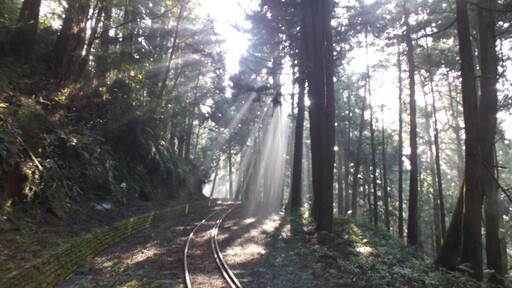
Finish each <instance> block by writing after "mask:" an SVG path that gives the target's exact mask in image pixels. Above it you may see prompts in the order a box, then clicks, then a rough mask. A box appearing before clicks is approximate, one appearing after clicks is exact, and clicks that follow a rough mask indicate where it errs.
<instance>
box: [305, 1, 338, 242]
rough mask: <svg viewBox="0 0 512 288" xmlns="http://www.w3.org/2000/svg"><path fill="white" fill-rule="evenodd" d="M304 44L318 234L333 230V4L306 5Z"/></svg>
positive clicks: (315, 3)
mask: <svg viewBox="0 0 512 288" xmlns="http://www.w3.org/2000/svg"><path fill="white" fill-rule="evenodd" d="M302 5H303V6H302V8H303V9H302V13H303V15H302V17H303V22H302V28H303V30H302V31H303V32H304V33H303V34H302V40H303V47H304V48H303V49H304V51H305V60H306V65H305V66H306V79H307V81H308V95H309V98H310V103H311V104H310V109H309V115H310V133H311V154H312V166H313V167H312V168H313V194H314V198H313V206H314V214H313V217H314V218H315V220H316V224H317V225H316V230H318V231H328V232H330V231H331V230H332V217H333V207H332V206H333V180H334V175H333V173H334V145H335V141H334V121H335V117H334V116H335V115H334V114H335V113H334V112H335V107H334V63H333V62H334V60H333V44H332V27H331V18H332V15H331V14H332V8H331V6H332V5H331V1H313V0H305V1H303V2H302Z"/></svg>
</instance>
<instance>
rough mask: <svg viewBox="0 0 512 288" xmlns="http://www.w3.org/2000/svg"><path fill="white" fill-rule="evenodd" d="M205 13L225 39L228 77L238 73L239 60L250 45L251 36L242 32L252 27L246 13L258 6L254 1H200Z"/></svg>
mask: <svg viewBox="0 0 512 288" xmlns="http://www.w3.org/2000/svg"><path fill="white" fill-rule="evenodd" d="M199 2H200V3H201V5H202V7H203V13H205V14H206V15H208V14H209V15H210V16H211V18H212V19H213V20H214V21H215V30H216V32H217V33H219V34H220V37H221V38H222V39H225V41H226V42H225V43H224V47H225V48H224V49H226V69H227V72H228V75H230V74H233V73H236V72H237V71H238V60H239V59H240V56H241V55H242V54H243V53H244V52H245V50H246V48H247V46H248V45H249V35H248V34H247V33H244V32H243V31H242V30H243V29H247V28H250V27H251V24H250V23H249V22H248V21H246V20H245V11H248V10H250V9H251V8H252V7H255V6H256V5H257V2H256V1H253V0H221V1H213V0H199Z"/></svg>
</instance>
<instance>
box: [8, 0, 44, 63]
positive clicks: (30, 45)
mask: <svg viewBox="0 0 512 288" xmlns="http://www.w3.org/2000/svg"><path fill="white" fill-rule="evenodd" d="M40 8H41V0H24V1H23V4H21V10H20V14H19V17H18V21H17V23H16V31H15V33H14V36H13V39H12V43H11V51H12V52H13V54H14V55H15V56H17V57H31V56H32V53H33V52H34V45H35V43H36V36H37V29H38V27H39V10H40Z"/></svg>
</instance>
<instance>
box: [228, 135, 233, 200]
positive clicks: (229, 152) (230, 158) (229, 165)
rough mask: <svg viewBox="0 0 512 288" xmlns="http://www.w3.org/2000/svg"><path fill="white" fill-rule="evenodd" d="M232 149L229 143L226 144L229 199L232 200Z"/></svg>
mask: <svg viewBox="0 0 512 288" xmlns="http://www.w3.org/2000/svg"><path fill="white" fill-rule="evenodd" d="M232 149H233V147H232V145H231V142H229V143H228V176H229V195H228V196H229V197H228V198H229V199H230V200H232V199H233V198H234V195H233V159H232V158H233V154H232V151H231V150H232Z"/></svg>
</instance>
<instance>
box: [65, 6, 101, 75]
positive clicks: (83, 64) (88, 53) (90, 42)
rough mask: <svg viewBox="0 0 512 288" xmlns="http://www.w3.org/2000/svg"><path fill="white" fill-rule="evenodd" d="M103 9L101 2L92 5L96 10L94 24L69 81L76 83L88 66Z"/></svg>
mask: <svg viewBox="0 0 512 288" xmlns="http://www.w3.org/2000/svg"><path fill="white" fill-rule="evenodd" d="M104 9H105V8H104V6H103V5H102V4H100V5H98V6H96V7H94V9H93V11H95V12H96V17H94V24H93V26H92V29H91V32H90V35H89V39H88V41H87V44H86V45H85V53H84V55H83V56H82V58H81V59H80V62H79V64H78V67H77V69H76V71H75V73H74V74H73V75H72V79H71V81H72V82H73V83H78V82H79V81H80V80H81V79H82V76H83V75H84V73H85V71H86V70H87V67H88V66H89V61H90V60H91V53H92V47H93V45H94V42H95V41H96V38H97V35H98V30H99V27H100V23H101V21H102V17H103V12H104ZM93 13H94V12H93Z"/></svg>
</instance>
